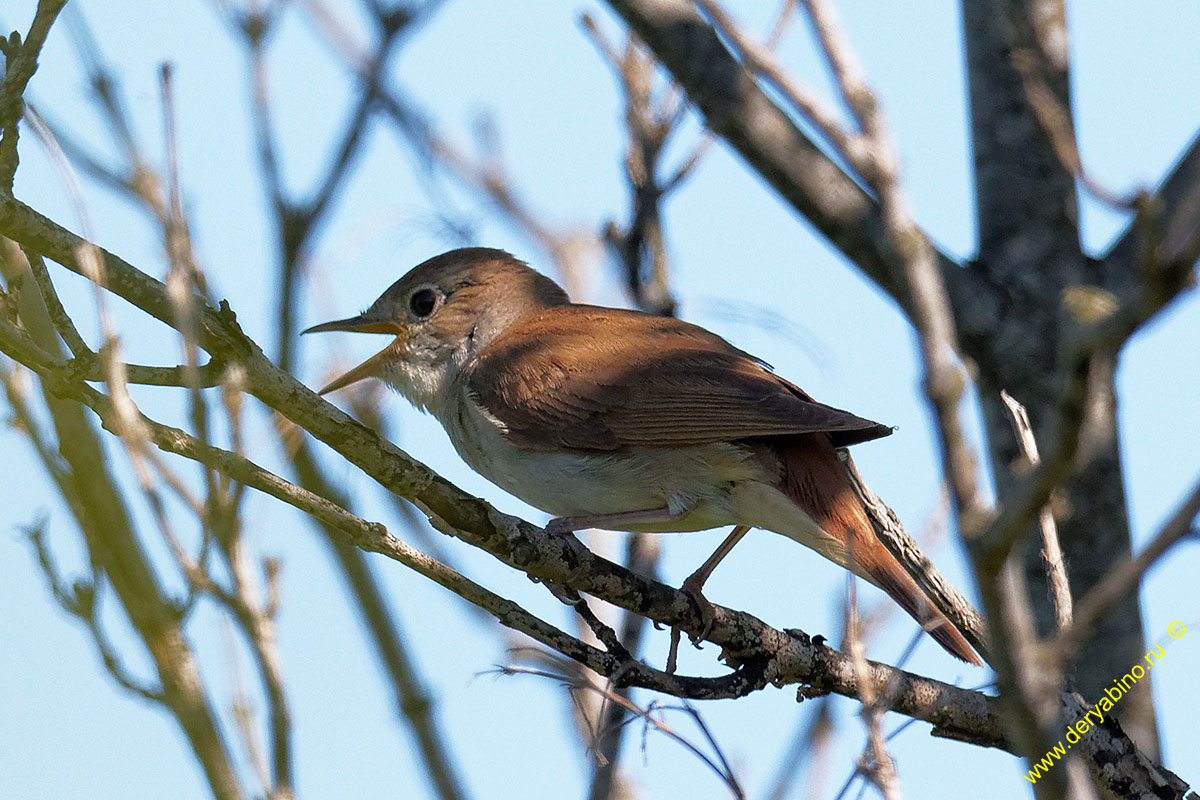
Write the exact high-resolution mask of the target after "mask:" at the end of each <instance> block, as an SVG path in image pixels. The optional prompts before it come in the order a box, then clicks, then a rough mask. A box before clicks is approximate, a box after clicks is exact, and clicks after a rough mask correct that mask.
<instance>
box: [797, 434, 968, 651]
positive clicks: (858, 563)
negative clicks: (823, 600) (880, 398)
mask: <svg viewBox="0 0 1200 800" xmlns="http://www.w3.org/2000/svg"><path fill="white" fill-rule="evenodd" d="M777 441H778V440H777ZM777 452H778V454H779V460H780V465H781V467H782V473H783V474H782V475H781V476H780V486H779V488H780V490H781V491H783V492H784V493H785V494H786V495H787V496H788V497H789V498H791V499H792V501H793V502H795V503H796V504H797V505H798V506H800V508H802V509H804V511H805V513H807V514H808V515H809V516H810V517H812V518H813V520H814V521H815V522H816V523H817V524H818V525H820V526H821V528H822V529H824V530H825V532H826V533H828V534H830V535H831V536H834V537H836V538H837V539H839V540H841V541H842V542H844V543H845V546H846V551H847V562H852V563H842V566H843V567H846V568H847V569H849V570H850V571H851V572H853V573H855V574H856V575H858V576H860V577H862V578H864V579H865V580H867V581H870V582H871V583H873V584H875V585H876V586H878V587H879V588H880V589H882V590H883V591H885V592H887V594H888V595H889V596H890V597H891V598H892V599H893V600H895V601H896V602H897V603H898V604H899V605H900V607H901V608H903V609H904V610H905V611H907V612H908V614H909V615H910V616H911V617H912V618H913V619H915V620H916V621H917V622H918V623H920V625H921V627H922V628H924V629H925V630H926V631H927V632H928V633H929V635H930V636H932V637H933V638H934V639H935V640H937V643H938V644H940V645H941V646H942V647H944V648H945V649H946V650H947V651H948V652H949V653H950V654H951V655H953V656H955V657H956V658H959V659H962V660H963V661H966V662H967V663H969V664H974V665H976V666H981V662H980V660H979V656H978V655H977V654H976V653H975V651H974V650H973V649H972V648H971V645H970V644H968V643H967V640H966V639H965V638H964V637H963V635H962V634H961V633H960V632H959V631H958V629H957V628H955V627H954V625H953V624H951V622H950V621H949V620H948V619H946V617H945V616H943V615H942V613H941V612H939V611H938V610H937V608H935V607H934V605H933V603H931V602H930V601H929V598H928V597H926V595H925V593H924V592H923V591H922V590H921V589H920V587H918V586H917V583H916V581H914V580H913V579H912V577H911V576H909V574H908V572H906V571H905V569H904V567H902V566H901V565H900V562H899V561H897V560H896V558H895V556H893V555H892V554H891V552H890V551H889V550H888V549H887V547H885V546H884V544H883V543H882V542H881V541H879V539H878V537H877V536H876V535H875V530H874V528H873V527H872V526H871V521H870V519H869V517H868V516H867V510H866V508H865V507H864V506H863V504H862V501H861V500H860V499H859V498H858V495H857V494H856V493H855V492H854V489H853V487H852V486H851V483H850V478H849V476H848V475H847V474H846V468H845V467H844V466H843V465H842V463H841V461H840V460H839V459H838V456H837V451H836V450H835V449H834V447H833V445H832V444H831V443H830V441H829V439H828V437H827V436H825V435H824V434H801V435H797V436H789V437H787V439H786V440H785V443H784V442H781V443H780V446H778V450H777Z"/></svg>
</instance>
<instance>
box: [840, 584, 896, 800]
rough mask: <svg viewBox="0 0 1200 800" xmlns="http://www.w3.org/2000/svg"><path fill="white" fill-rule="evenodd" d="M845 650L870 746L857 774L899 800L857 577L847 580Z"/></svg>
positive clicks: (894, 765) (859, 763)
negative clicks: (860, 610) (871, 667)
mask: <svg viewBox="0 0 1200 800" xmlns="http://www.w3.org/2000/svg"><path fill="white" fill-rule="evenodd" d="M844 645H845V648H846V651H847V653H848V655H849V656H850V662H851V664H852V665H853V667H854V671H855V673H856V674H857V675H858V676H859V682H860V686H861V690H860V693H859V700H860V701H861V702H862V708H861V709H860V710H859V716H860V717H861V718H862V721H863V725H864V726H865V727H866V729H867V743H866V747H865V748H864V750H863V754H862V757H861V758H860V759H859V761H858V772H859V774H861V775H863V776H864V777H865V778H866V779H867V780H868V781H870V782H871V783H872V784H874V786H875V788H877V789H878V790H879V792H880V794H882V795H883V796H884V798H886V800H900V798H901V796H902V795H901V793H900V778H899V776H898V775H897V774H896V763H895V762H894V761H893V760H892V756H891V754H890V753H889V752H888V750H887V742H886V740H885V738H884V735H883V713H884V709H883V707H882V703H881V701H880V697H879V692H878V689H879V688H880V687H878V686H875V685H873V684H872V679H871V677H870V675H869V669H868V667H867V655H866V646H865V644H864V643H863V639H862V636H860V634H859V617H858V593H857V591H856V587H855V578H854V577H853V576H847V578H846V639H845V642H844Z"/></svg>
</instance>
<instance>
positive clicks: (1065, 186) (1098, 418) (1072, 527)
mask: <svg viewBox="0 0 1200 800" xmlns="http://www.w3.org/2000/svg"><path fill="white" fill-rule="evenodd" d="M962 9H963V20H964V27H965V37H966V43H967V59H968V68H969V75H970V85H969V90H970V100H971V123H972V137H973V144H974V160H975V181H976V196H977V214H978V225H979V252H978V256H977V259H976V261H975V263H974V264H972V266H971V270H972V272H973V273H974V277H975V279H976V280H975V281H974V282H975V283H976V286H977V291H978V294H979V296H978V297H975V298H972V299H971V302H970V303H969V306H970V310H969V312H968V311H967V310H966V309H965V308H964V307H963V304H958V305H959V309H958V310H959V312H960V314H961V315H962V316H961V318H960V326H961V329H962V333H963V344H964V347H965V348H966V350H967V351H968V354H969V355H970V356H971V358H973V359H974V360H975V361H976V363H977V365H978V367H979V389H980V393H981V401H982V405H983V410H984V416H985V419H986V423H987V433H988V444H989V450H990V454H991V458H992V466H993V469H994V473H995V475H996V489H997V492H998V494H999V496H1000V499H1001V500H1004V499H1005V497H1006V496H1007V494H1008V492H1009V491H1010V489H1011V488H1012V485H1013V482H1012V480H1011V467H1012V465H1013V464H1014V463H1015V462H1016V461H1017V459H1018V458H1019V455H1020V450H1019V449H1018V445H1017V442H1016V439H1015V436H1014V434H1013V431H1012V427H1011V423H1010V422H1009V418H1008V411H1007V410H1006V409H1005V407H1004V405H1003V403H1002V402H1001V400H1000V397H999V393H1000V390H1002V389H1003V390H1006V391H1008V392H1009V393H1010V394H1012V395H1013V396H1014V397H1015V398H1016V399H1017V400H1019V401H1020V402H1021V403H1023V404H1024V405H1025V407H1026V408H1027V409H1028V411H1029V416H1030V420H1031V422H1032V424H1033V429H1034V432H1035V434H1036V435H1037V437H1038V438H1039V440H1042V441H1050V440H1051V439H1052V437H1053V436H1054V430H1053V426H1054V425H1055V421H1056V420H1055V418H1056V414H1057V408H1058V403H1059V397H1060V394H1061V387H1062V385H1063V378H1062V368H1061V359H1062V355H1063V351H1064V344H1065V343H1066V342H1067V341H1068V338H1069V336H1070V335H1071V333H1072V330H1073V327H1072V326H1073V325H1074V322H1073V320H1072V319H1071V317H1070V316H1069V314H1067V313H1066V310H1065V307H1064V304H1063V296H1064V295H1063V293H1064V290H1066V289H1068V288H1069V287H1073V286H1085V285H1091V284H1095V283H1099V282H1100V279H1101V276H1100V274H1099V270H1098V269H1097V265H1096V263H1095V262H1093V261H1090V260H1089V259H1087V258H1086V257H1085V256H1084V255H1083V253H1082V252H1081V249H1080V244H1079V232H1078V206H1077V200H1076V194H1075V178H1074V176H1073V174H1072V173H1071V172H1070V171H1069V170H1068V169H1067V167H1066V166H1064V164H1063V163H1062V160H1061V159H1060V158H1059V156H1058V155H1057V154H1056V152H1055V150H1054V148H1053V146H1052V144H1051V141H1050V139H1049V137H1048V136H1047V134H1046V131H1045V130H1044V127H1043V124H1042V122H1041V121H1039V118H1038V116H1037V114H1036V112H1035V109H1034V107H1033V104H1032V101H1031V99H1030V92H1029V91H1028V89H1027V86H1026V85H1025V83H1024V82H1023V80H1022V77H1021V74H1020V73H1018V71H1017V69H1016V67H1015V64H1014V62H1015V60H1016V59H1018V58H1024V59H1027V61H1026V63H1027V64H1029V65H1030V66H1029V67H1028V68H1027V75H1028V74H1030V73H1032V75H1033V79H1034V80H1036V81H1037V82H1038V83H1039V84H1040V85H1041V86H1042V87H1044V88H1045V89H1048V90H1049V93H1050V95H1052V96H1053V98H1054V102H1055V104H1056V105H1057V107H1058V108H1059V109H1061V110H1062V111H1063V112H1064V114H1063V120H1064V125H1066V126H1069V125H1070V117H1069V113H1070V93H1069V75H1068V70H1067V63H1068V62H1067V48H1066V31H1065V25H1064V22H1063V9H1062V5H1061V2H1058V0H1021V1H1020V2H1014V3H1006V2H1000V1H999V0H994V1H990V2H981V1H980V0H964V2H963V4H962ZM1035 25H1036V26H1037V28H1036V31H1035ZM1067 132H1068V133H1069V132H1070V131H1069V130H1068V131H1067ZM956 299H959V298H956ZM981 309H984V310H985V312H984V313H979V312H980V310H981ZM1114 367H1115V364H1114V363H1098V364H1095V365H1094V366H1093V374H1092V393H1091V397H1090V400H1089V407H1088V415H1087V422H1086V424H1085V427H1084V430H1083V440H1082V447H1081V451H1080V453H1079V464H1078V466H1079V472H1078V474H1077V475H1076V477H1075V479H1074V480H1073V481H1072V483H1071V485H1070V487H1069V491H1068V492H1067V497H1066V498H1064V499H1065V500H1066V501H1067V502H1066V503H1065V504H1064V507H1063V511H1064V513H1062V514H1061V515H1060V516H1059V520H1058V521H1059V534H1060V538H1061V540H1062V546H1063V550H1064V553H1065V556H1066V565H1067V573H1068V577H1069V578H1070V582H1071V591H1072V595H1073V596H1074V597H1076V598H1078V597H1080V596H1082V595H1084V594H1086V593H1087V591H1088V590H1089V589H1090V588H1091V587H1092V586H1093V585H1094V584H1095V583H1096V581H1097V580H1098V579H1099V577H1100V576H1101V575H1103V574H1104V572H1105V570H1106V569H1107V568H1108V567H1109V566H1111V565H1112V564H1113V563H1115V562H1116V561H1117V560H1118V559H1120V558H1121V557H1123V556H1124V555H1126V554H1128V553H1129V552H1130V539H1129V522H1128V517H1127V514H1126V509H1125V489H1124V484H1123V478H1122V473H1121V463H1120V453H1119V449H1118V441H1117V422H1116V400H1115V394H1114V389H1113V371H1114ZM1035 542H1036V534H1034V533H1031V536H1030V539H1029V546H1025V547H1023V548H1022V551H1021V552H1022V557H1023V559H1024V564H1025V568H1026V573H1027V576H1028V579H1029V585H1030V587H1031V592H1030V594H1031V597H1030V600H1031V603H1032V605H1033V608H1034V611H1035V614H1036V616H1037V620H1038V624H1039V626H1040V628H1041V631H1042V633H1045V632H1047V631H1049V630H1051V629H1052V627H1053V625H1054V612H1053V609H1052V607H1051V603H1050V599H1049V593H1048V591H1047V589H1046V578H1045V569H1044V568H1043V566H1042V564H1041V559H1040V554H1039V553H1040V547H1038V546H1036V544H1035ZM1144 652H1145V647H1144V637H1143V633H1142V622H1141V613H1140V606H1139V602H1138V598H1137V597H1136V596H1132V597H1130V598H1128V599H1127V600H1125V601H1124V602H1122V603H1121V604H1120V605H1119V606H1117V607H1116V608H1115V609H1114V611H1113V613H1112V614H1111V615H1110V616H1109V618H1108V620H1107V621H1106V623H1105V625H1104V626H1103V627H1102V628H1101V629H1100V630H1099V631H1098V632H1097V634H1096V635H1095V637H1093V638H1092V639H1091V640H1090V641H1089V642H1087V643H1086V645H1085V646H1084V647H1083V650H1082V652H1081V654H1080V658H1079V660H1078V668H1077V672H1076V688H1077V689H1078V691H1079V692H1080V693H1081V694H1082V695H1083V697H1084V698H1085V699H1086V700H1088V701H1092V700H1094V699H1095V698H1096V697H1097V696H1099V695H1100V694H1102V692H1103V689H1104V687H1106V686H1108V685H1110V684H1111V682H1112V680H1113V678H1114V676H1119V675H1123V674H1124V673H1125V672H1126V671H1127V670H1128V668H1129V666H1130V665H1131V664H1134V663H1136V662H1137V661H1138V660H1140V659H1141V657H1142V655H1143V654H1144ZM1118 716H1119V717H1120V718H1121V721H1122V723H1123V724H1124V726H1125V729H1126V730H1127V731H1128V732H1129V734H1130V735H1131V736H1132V737H1133V739H1134V740H1135V741H1136V742H1137V743H1138V744H1139V746H1140V747H1142V748H1143V750H1144V752H1145V753H1146V754H1147V755H1150V756H1151V757H1157V753H1158V736H1157V731H1156V727H1155V720H1154V709H1153V706H1152V704H1151V696H1150V682H1149V681H1148V680H1145V681H1139V682H1138V684H1137V685H1136V688H1135V689H1134V691H1132V692H1130V693H1129V695H1128V696H1127V698H1126V699H1123V700H1122V702H1121V707H1120V711H1119V714H1118Z"/></svg>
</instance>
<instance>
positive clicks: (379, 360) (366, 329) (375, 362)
mask: <svg viewBox="0 0 1200 800" xmlns="http://www.w3.org/2000/svg"><path fill="white" fill-rule="evenodd" d="M326 331H350V332H351V333H390V334H392V335H393V336H395V337H396V340H395V341H393V342H391V343H390V344H388V346H387V347H385V348H383V349H382V350H380V351H379V352H378V353H376V354H375V355H373V356H371V357H370V358H368V359H367V360H366V361H364V362H363V363H361V364H359V365H358V366H357V367H355V368H354V369H352V370H350V371H349V372H347V373H346V374H344V375H342V376H340V377H338V378H335V379H334V380H332V381H330V382H329V383H328V384H327V385H326V386H325V388H323V389H321V391H319V392H317V394H328V393H329V392H333V391H336V390H338V389H342V388H345V387H347V386H349V385H350V384H352V383H357V382H358V381H361V380H362V379H363V378H370V377H374V376H376V375H378V374H379V373H380V372H381V371H382V370H383V368H384V366H385V365H386V364H387V362H388V361H390V360H392V359H394V358H396V349H397V345H398V344H400V343H402V342H403V341H404V339H405V337H406V335H407V333H408V331H407V330H406V328H405V327H404V326H403V325H401V324H400V323H398V322H396V321H395V320H394V319H378V318H376V317H375V316H374V315H372V314H371V312H370V311H365V312H363V313H362V314H359V315H358V316H357V317H350V318H348V319H335V320H334V321H333V322H322V323H321V324H320V325H314V326H312V327H311V328H308V329H307V330H304V331H301V334H305V333H325V332H326Z"/></svg>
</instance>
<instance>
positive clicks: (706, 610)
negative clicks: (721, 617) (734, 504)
mask: <svg viewBox="0 0 1200 800" xmlns="http://www.w3.org/2000/svg"><path fill="white" fill-rule="evenodd" d="M749 532H750V526H749V525H737V526H735V527H734V529H733V530H732V531H730V532H729V535H728V536H726V537H725V541H723V542H721V544H720V546H719V547H718V548H717V549H716V550H715V551H714V552H713V554H712V555H711V556H709V557H708V559H707V560H706V561H705V562H704V563H703V564H701V565H700V568H699V569H697V570H696V571H695V572H693V573H692V574H691V575H689V576H687V578H686V579H685V580H684V582H683V585H682V586H680V587H679V591H681V592H683V593H684V594H686V595H687V596H688V597H690V598H692V600H694V601H695V602H696V608H698V609H699V611H700V619H701V621H703V623H704V627H703V628H702V629H701V630H700V634H699V635H698V636H693V637H692V642H693V643H694V644H696V646H697V647H699V646H700V645H699V644H698V642H699V641H700V640H701V639H703V638H704V637H706V636H708V634H709V632H710V631H711V630H712V626H713V622H714V621H715V619H716V614H715V612H714V611H713V606H712V603H710V602H708V598H706V597H705V596H704V593H703V592H701V591H700V590H701V589H702V588H704V583H705V581H707V580H708V578H709V576H710V575H712V573H713V570H714V569H716V568H717V564H720V563H721V561H722V560H723V559H724V558H725V556H727V555H729V552H730V551H731V550H733V548H734V546H735V545H736V544H737V543H738V542H740V541H741V540H742V537H743V536H745V535H746V534H747V533H749ZM679 634H680V631H679V629H678V628H672V629H671V649H670V652H668V653H667V672H668V673H674V672H675V661H676V657H677V656H678V654H679V639H680V636H679Z"/></svg>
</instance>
